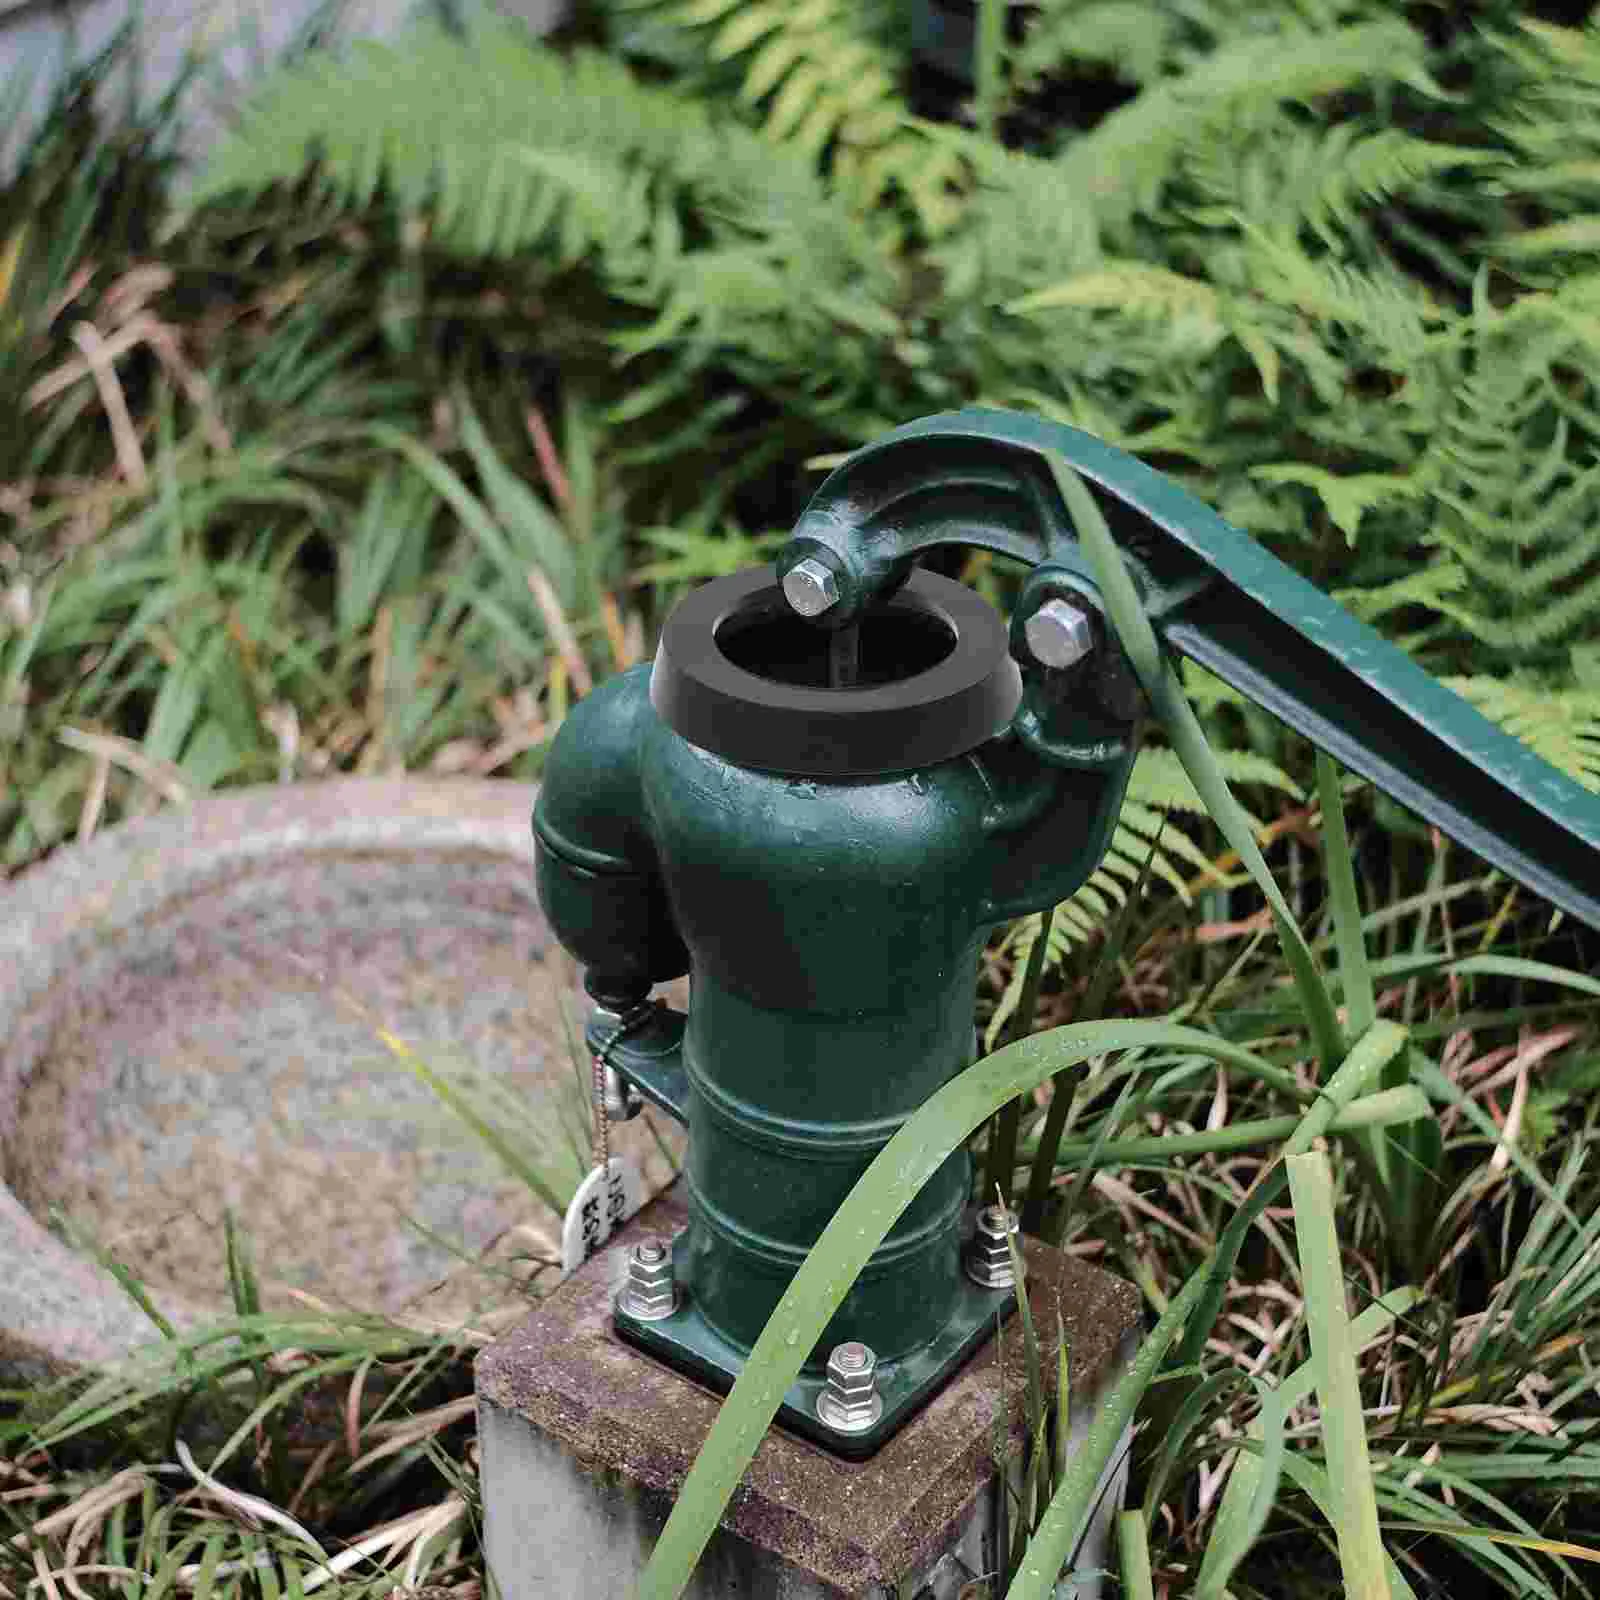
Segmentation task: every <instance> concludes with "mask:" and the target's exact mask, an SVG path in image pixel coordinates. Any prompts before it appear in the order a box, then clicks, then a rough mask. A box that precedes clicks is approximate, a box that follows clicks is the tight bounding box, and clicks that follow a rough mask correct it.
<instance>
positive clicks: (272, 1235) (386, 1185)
mask: <svg viewBox="0 0 1600 1600" xmlns="http://www.w3.org/2000/svg"><path fill="white" fill-rule="evenodd" d="M536 793H537V790H536V788H535V787H534V786H532V785H528V784H518V783H511V782H503V781H494V780H464V779H440V780H428V779H367V778H340V779H329V780H325V781H322V782H314V783H306V784H292V785H283V786H274V787H266V788H258V789H246V790H235V791H232V792H226V793H223V794H220V795H215V796H209V797H206V798H204V799H202V800H200V801H198V802H197V803H196V804H194V805H193V806H192V807H189V808H187V809H184V810H170V811H166V812H163V813H161V814H160V815H158V816H156V817H153V818H149V819H145V820H142V821H137V822H131V823H126V824H123V825H121V826H119V827H116V828H113V829H110V830H108V831H107V832H105V833H104V834H102V835H101V836H99V837H97V838H95V839H93V840H91V841H89V842H88V843H87V844H85V845H82V846H71V847H67V848H65V849H63V850H60V851H58V852H57V853H56V854H55V855H53V856H52V857H50V858H49V859H48V860H46V861H44V862H43V863H41V864H40V865H39V866H37V867H35V868H33V869H31V870H30V871H28V872H26V873H23V874H21V875H19V876H18V877H17V878H15V879H14V880H12V881H11V882H10V883H8V884H4V885H0V1176H3V1179H4V1185H3V1187H0V1365H4V1366H5V1367H6V1368H8V1369H9V1370H10V1371H11V1372H12V1373H14V1374H16V1375H18V1376H24V1375H26V1376H33V1375H36V1374H42V1372H44V1371H46V1370H57V1371H60V1370H71V1369H72V1368H74V1367H76V1366H80V1365H82V1364H85V1363H91V1362H100V1361H104V1360H107V1359H110V1358H113V1357H115V1356H116V1355H118V1354H121V1353H123V1352H125V1351H126V1350H128V1349H129V1348H131V1347H132V1346H133V1345H135V1344H142V1343H146V1342H148V1341H149V1339H150V1338H151V1336H152V1334H153V1333H154V1329H153V1328H152V1326H151V1324H150V1323H149V1321H148V1320H147V1319H146V1318H145V1317H144V1316H143V1314H142V1313H141V1312H139V1311H138V1310H137V1308H136V1307H135V1306H134V1304H133V1302H132V1300H131V1299H130V1298H129V1297H128V1296H127V1295H126V1294H125V1293H124V1292H123V1291H122V1289H120V1288H119V1287H118V1286H117V1285H116V1283H115V1282H114V1281H113V1280H112V1278H111V1277H110V1276H109V1275H108V1274H107V1273H106V1272H105V1271H104V1270H103V1269H102V1268H101V1267H100V1266H99V1265H98V1264H96V1263H95V1262H94V1261H93V1260H92V1258H91V1257H89V1256H88V1255H87V1254H85V1253H84V1252H83V1251H80V1250H77V1249H74V1248H72V1247H70V1246H69V1245H68V1243H67V1242H66V1235H65V1233H64V1232H63V1230H62V1229H61V1227H60V1226H59V1222H58V1221H56V1220H53V1218H58V1217H59V1215H60V1214H65V1215H66V1216H67V1217H69V1218H71V1219H72V1220H73V1222H74V1223H75V1224H77V1225H78V1226H80V1227H84V1228H87V1229H88V1230H89V1231H90V1233H92V1235H93V1236H94V1237H95V1238H97V1239H98V1240H99V1241H100V1243H101V1244H102V1245H104V1246H106V1247H108V1248H109V1249H111V1250H112V1251H113V1252H114V1254H115V1255H116V1257H117V1258H118V1259H119V1260H120V1261H122V1262H123V1263H124V1264H126V1265H127V1266H128V1267H130V1268H131V1269H132V1270H133V1271H134V1272H135V1273H136V1274H137V1275H138V1276H139V1277H140V1278H141V1280H142V1281H143V1282H144V1283H145V1284H146V1285H147V1287H148V1288H149V1291H150V1293H151V1295H152V1297H153V1299H154V1300H155V1302H156V1304H157V1306H158V1307H159V1308H160V1309H161V1310H162V1311H163V1312H164V1313H166V1314H167V1315H168V1316H170V1317H172V1318H173V1320H174V1321H177V1322H180V1323H192V1322H195V1321H199V1320H209V1319H210V1318H211V1317H213V1316H215V1315H218V1314H220V1313H222V1312H223V1311H225V1309H226V1307H227V1305H228V1300H227V1277H226V1265H225V1257H224V1245H223V1229H222V1215H223V1210H224V1208H225V1207H230V1206H231V1207H232V1208H233V1209H234V1211H235V1213H236V1215H237V1216H238V1217H239V1218H240V1220H241V1221H242V1222H243V1223H244V1225H245V1227H246V1229H247V1230H248V1232H249V1235H250V1237H251V1239H252V1241H253V1244H254V1251H255V1258H256V1264H257V1267H258V1270H259V1272H260V1275H261V1277H262V1280H263V1289H264V1293H263V1300H264V1303H265V1305H266V1306H267V1307H268V1308H269V1309H270V1308H279V1309H283V1310H294V1309H303V1308H304V1302H303V1301H299V1300H297V1298H296V1295H295V1293H294V1291H295V1290H299V1291H301V1292H303V1293H305V1294H309V1295H311V1296H313V1297H315V1298H316V1299H319V1300H322V1301H324V1302H327V1303H330V1304H335V1305H345V1306H349V1307H354V1308H356V1309H359V1310H362V1311H384V1312H388V1313H391V1314H399V1315H414V1316H418V1317H421V1318H423V1319H424V1320H426V1321H434V1322H439V1321H445V1322H448V1321H450V1320H451V1318H452V1317H454V1318H457V1319H460V1318H463V1317H465V1316H467V1315H468V1314H469V1313H470V1312H472V1311H474V1310H475V1309H479V1308H482V1307H483V1306H485V1305H488V1304H491V1303H496V1302H497V1303H499V1304H500V1305H502V1306H504V1305H505V1304H506V1303H507V1302H508V1301H513V1302H515V1301H519V1300H521V1299H522V1297H523V1295H524V1293H525V1291H524V1290H523V1289H522V1288H520V1287H519V1286H518V1283H517V1282H515V1281H513V1280H514V1279H515V1278H517V1277H519V1276H520V1277H522V1278H525V1277H526V1276H527V1274H528V1272H529V1271H530V1270H531V1267H530V1265H529V1263H527V1262H526V1261H523V1262H520V1263H519V1262H518V1261H516V1260H514V1259H513V1258H517V1257H523V1258H526V1257H531V1256H537V1255H539V1254H541V1253H542V1254H546V1255H555V1254H559V1247H558V1245H557V1243H556V1241H557V1240H558V1238H559V1219H555V1218H553V1217H552V1215H551V1214H550V1213H549V1212H548V1210H546V1209H545V1208H544V1207H542V1206H541V1205H540V1203H539V1202H538V1201H537V1200H536V1199H534V1198H533V1197H532V1196H531V1195H530V1194H529V1192H528V1191H527V1189H526V1188H525V1187H523V1186H522V1185H520V1184H519V1183H518V1182H517V1181H516V1180H515V1179H513V1178H511V1177H510V1176H509V1174H508V1173H507V1172H506V1170H505V1169H504V1167H503V1166H501V1165H500V1164H499V1163H498V1162H496V1160H495V1159H494V1157H493V1156H492V1155H491V1154H490V1153H489V1152H488V1151H487V1150H486V1149H485V1148H484V1147H483V1145H482V1144H481V1143H479V1142H478V1141H476V1140H474V1139H473V1138H472V1136H471V1135H470V1134H468V1133H467V1132H466V1130H465V1129H464V1128H463V1126H462V1125H461V1124H460V1122H459V1121H457V1120H456V1119H455V1118H454V1117H452V1116H451V1115H450V1114H449V1113H448V1112H446V1111H445V1110H444V1108H443V1107H441V1106H440V1105H439V1103H438V1101H437V1099H436V1098H435V1097H434V1095H433V1094H432V1092H431V1091H430V1090H429V1089H428V1088H426V1087H425V1086H424V1085H423V1084H421V1083H420V1082H418V1081H417V1079H416V1078H415V1077H414V1076H413V1075H412V1074H411V1073H410V1072H409V1071H407V1069H406V1067H405V1066H404V1064H403V1063H402V1062H401V1061H400V1060H398V1059H396V1057H395V1056H394V1055H393V1054H392V1052H391V1051H390V1050H389V1049H388V1048H386V1046H385V1044H384V1043H383V1042H382V1040H381V1039H380V1037H379V1035H378V1030H379V1029H380V1028H382V1029H387V1030H388V1031H389V1032H391V1033H392V1034H394V1035H395V1036H397V1037H398V1038H399V1039H400V1040H402V1041H404V1043H405V1044H406V1045H408V1046H409V1047H410V1048H411V1049H412V1050H414V1051H415V1052H416V1053H417V1054H418V1055H419V1056H420V1057H421V1058H422V1059H424V1060H425V1061H427V1062H428V1063H429V1065H431V1066H433V1067H435V1068H436V1069H439V1070H441V1071H444V1072H447V1073H448V1072H449V1071H450V1070H451V1069H452V1068H456V1069H458V1070H459V1069H460V1068H461V1066H462V1065H463V1064H464V1063H465V1064H468V1065H469V1066H470V1068H473V1069H477V1070H478V1071H479V1072H481V1073H483V1074H486V1075H489V1076H491V1077H492V1078H493V1079H494V1080H495V1081H496V1082H497V1083H499V1084H500V1085H502V1086H503V1087H504V1088H506V1089H509V1090H511V1091H512V1092H513V1093H514V1094H515V1096H516V1097H517V1099H518V1100H519V1101H520V1102H521V1104H522V1106H523V1107H525V1111H526V1115H525V1117H524V1118H523V1119H522V1121H521V1123H520V1125H515V1126H514V1129H513V1131H515V1132H516V1133H517V1134H518V1137H519V1139H520V1140H521V1141H522V1143H523V1144H524V1146H525V1148H526V1149H527V1150H528V1151H529V1152H530V1153H532V1154H535V1155H538V1156H540V1157H541V1158H542V1161H543V1163H544V1165H545V1166H546V1167H547V1168H549V1169H550V1170H551V1171H552V1172H555V1173H559V1174H563V1175H564V1181H565V1182H567V1183H568V1184H569V1185H570V1183H572V1182H575V1181H576V1178H577V1176H578V1175H579V1173H580V1172H581V1171H582V1170H583V1168H584V1167H586V1166H587V1164H588V1159H589V1158H588V1146H587V1138H588V1135H587V1131H586V1128H585V1126H584V1123H583V1119H584V1117H585V1116H586V1110H585V1087H584V1085H585V1079H584V1078H583V1076H582V1074H583V1072H584V1071H585V1070H586V1068H585V1067H584V1066H581V1065H580V1064H579V1063H577V1062H574V1060H573V1058H572V1054H571V1050H570V1048H569V1043H568V1038H567V1035H566V1033H565V1031H564V1028H563V1022H562V1015H561V1009H560V1005H559V1004H558V995H559V996H560V997H562V999H564V1001H565V1005H566V1014H567V1017H568V1018H569V1019H570V1020H571V1022H572V1023H573V1025H574V1028H575V1029H577V1030H581V1026H582V1020H583V1017H584V1014H585V1013H584V1005H585V1002H584V1001H583V998H582V990H581V985H580V983H579V981H578V980H579V974H578V972H577V970H576V968H575V967H574V966H573V964H572V963H571V961H570V959H569V958H568V957H567V956H566V955H565V953H564V952H563V951H562V950H561V949H560V947H559V946H558V945H557V944H556V943H555V941H554V940H553V939H551V938H550V936H549V933H548V930H547V928H546V925H545V923H544V919H543V917H542V916H541V914H540V912H539V908H538V904H537V901H536V900H535V897H534V889H533V872H532V836H531V832H530V826H529V819H530V817H531V815H532V809H533V802H534V799H535V796H536ZM675 1003H679V1004H682V1003H683V997H682V996H681V995H679V996H677V997H675ZM574 1037H575V1039H576V1040H577V1042H578V1043H579V1045H580V1048H581V1038H580V1037H579V1036H578V1035H577V1034H575V1035H574ZM658 1126H659V1123H658ZM661 1131H662V1132H663V1134H664V1135H665V1136H666V1137H667V1138H668V1139H669V1140H670V1139H672V1137H673V1135H672V1133H671V1132H670V1131H669V1130H667V1129H665V1128H662V1130H661ZM613 1133H614V1135H615V1137H616V1138H617V1140H618V1142H619V1143H621V1144H622V1145H624V1146H625V1147H627V1148H628V1149H630V1150H631V1151H633V1152H634V1153H635V1154H636V1155H638V1156H639V1157H640V1159H641V1161H642V1164H643V1165H644V1166H645V1170H646V1178H647V1185H648V1187H651V1188H654V1187H657V1186H659V1185H660V1184H661V1183H664V1182H665V1181H666V1180H667V1179H668V1178H669V1177H670V1174H671V1169H670V1166H669V1164H668V1162H667V1160H666V1158H665V1157H664V1156H663V1155H662V1154H661V1152H660V1150H659V1149H658V1148H657V1145H656V1142H655V1139H654V1137H653V1136H652V1134H651V1132H650V1130H649V1129H648V1128H647V1126H646V1123H645V1119H643V1118H641V1119H639V1120H638V1121H636V1122H634V1123H632V1124H629V1125H628V1126H627V1127H626V1128H624V1129H621V1130H613ZM674 1148H676V1146H674ZM403 1214H407V1215H409V1216H410V1217H412V1218H414V1219H415V1220H416V1222H418V1223H420V1224H421V1225H422V1229H425V1230H428V1232H431V1233H432V1234H433V1235H435V1236H437V1239H434V1240H431V1239H430V1238H428V1237H427V1235H426V1233H424V1232H423V1231H421V1230H419V1229H418V1228H416V1227H413V1226H411V1225H410V1224H409V1223H408V1222H407V1221H406V1220H405V1215H403ZM438 1240H445V1241H450V1243H452V1244H454V1245H455V1246H457V1247H458V1248H459V1249H461V1250H462V1251H464V1252H465V1253H466V1254H467V1255H469V1256H471V1257H479V1256H480V1255H483V1256H484V1259H486V1260H487V1261H488V1262H490V1263H491V1264H493V1265H497V1266H498V1267H499V1269H500V1271H499V1272H498V1274H497V1273H496V1272H494V1271H486V1270H482V1269H474V1268H472V1267H470V1266H468V1265H466V1264H465V1263H463V1261H461V1260H460V1259H459V1258H458V1257H457V1256H455V1255H453V1254H452V1252H451V1250H450V1249H449V1248H447V1247H446V1246H445V1245H444V1244H442V1243H440V1242H437V1241H438ZM485 1252H487V1254H486V1255H485ZM549 1278H550V1274H549V1273H547V1274H546V1281H548V1280H549Z"/></svg>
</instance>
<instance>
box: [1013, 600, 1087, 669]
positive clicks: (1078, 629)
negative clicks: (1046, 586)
mask: <svg viewBox="0 0 1600 1600" xmlns="http://www.w3.org/2000/svg"><path fill="white" fill-rule="evenodd" d="M1022 635H1023V637H1024V638H1025V639H1026V640H1027V641H1028V649H1029V650H1030V651H1031V652H1032V653H1033V658H1034V660H1035V661H1037V662H1038V663H1039V665H1040V666H1041V667H1053V668H1055V669H1056V670H1057V671H1058V672H1059V671H1061V670H1062V669H1063V668H1066V667H1073V666H1076V665H1077V664H1078V662H1080V661H1082V660H1083V658H1084V657H1085V656H1086V655H1088V654H1089V652H1090V651H1091V650H1093V649H1094V629H1093V627H1092V626H1091V624H1090V622H1089V615H1088V613H1087V612H1086V611H1083V610H1081V609H1080V608H1079V607H1077V606H1075V605H1073V604H1072V602H1071V601H1070V600H1047V601H1045V603H1044V604H1043V605H1042V606H1040V607H1039V609H1038V610H1037V611H1035V612H1034V614H1033V615H1032V616H1031V617H1029V618H1028V620H1027V623H1026V624H1025V625H1024V627H1023V630H1022Z"/></svg>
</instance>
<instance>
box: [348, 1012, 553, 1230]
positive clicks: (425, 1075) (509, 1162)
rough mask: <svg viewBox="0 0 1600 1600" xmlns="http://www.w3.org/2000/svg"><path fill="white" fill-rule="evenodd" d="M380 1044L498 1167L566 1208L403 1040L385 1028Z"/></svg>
mask: <svg viewBox="0 0 1600 1600" xmlns="http://www.w3.org/2000/svg"><path fill="white" fill-rule="evenodd" d="M377 1034H378V1038H379V1039H380V1040H381V1041H382V1043H383V1045H384V1047H385V1048H386V1049H387V1050H388V1051H389V1052H390V1053H391V1054H393V1055H394V1056H396V1057H397V1058H398V1059H399V1060H400V1061H402V1062H404V1063H405V1065H406V1066H407V1067H409V1068H410V1069H411V1071H412V1072H414V1073H415V1074H416V1075H417V1077H418V1078H420V1079H421V1080H422V1082H423V1083H425V1084H426V1085H427V1086H428V1087H429V1088H430V1089H432V1090H433V1092H434V1094H436V1095H437V1096H438V1097H439V1099H440V1100H441V1101H443V1102H444V1104H445V1105H447V1106H448V1107H449V1108H450V1109H451V1110H452V1111H453V1112H455V1114H456V1115H457V1116H458V1117H460V1118H461V1120H462V1121H463V1122H464V1123H466V1125H467V1126H468V1127H469V1128H471V1129H472V1131H473V1132H474V1133H475V1134H477V1136H478V1137H479V1138H480V1139H481V1140H482V1141H483V1142H484V1143H485V1144H486V1145H487V1146H488V1147H489V1148H490V1150H492V1151H493V1152H494V1154H495V1155H496V1156H497V1157H498V1158H499V1160H500V1163H501V1165H502V1166H504V1167H505V1169H506V1171H507V1172H509V1173H510V1174H511V1175H512V1176H513V1177H514V1178H517V1179H518V1180H519V1181H520V1182H522V1183H524V1184H526V1185H527V1187H528V1189H529V1190H530V1191H531V1192H532V1193H533V1194H536V1195H537V1196H538V1197H539V1198H540V1199H541V1200H542V1201H544V1203H545V1204H546V1205H547V1206H549V1207H550V1209H551V1210H552V1211H553V1212H555V1214H556V1215H557V1216H558V1217H559V1216H561V1215H563V1214H564V1213H565V1211H566V1209H567V1207H566V1202H565V1201H564V1200H563V1199H561V1197H560V1196H559V1195H558V1194H557V1193H556V1192H555V1190H554V1189H552V1188H551V1187H550V1185H549V1184H548V1183H546V1182H545V1180H544V1178H543V1177H542V1176H541V1175H540V1174H539V1173H538V1172H537V1171H536V1170H535V1169H534V1167H533V1166H532V1165H531V1164H530V1163H529V1162H527V1161H525V1160H524V1159H523V1157H522V1155H521V1154H520V1153H519V1152H518V1151H517V1150H515V1149H513V1148H512V1146H511V1144H510V1143H509V1142H508V1141H507V1140H506V1138H505V1137H504V1135H503V1134H501V1133H500V1131H499V1130H498V1129H497V1128H494V1127H491V1126H490V1124H489V1123H488V1122H486V1121H485V1120H484V1119H483V1118H482V1117H481V1116H479V1115H478V1113H477V1112H476V1111H475V1110H474V1109H473V1108H472V1106H471V1105H470V1104H469V1103H468V1101H467V1099H466V1097H465V1096H464V1095H463V1094H462V1093H461V1092H460V1091H459V1090H458V1089H457V1088H456V1087H455V1085H454V1084H452V1083H450V1082H448V1081H447V1080H446V1079H444V1078H443V1077H441V1076H440V1075H439V1074H438V1073H437V1072H435V1071H434V1070H433V1068H432V1067H430V1066H429V1065H428V1064H427V1062H425V1061H423V1060H422V1059H421V1057H420V1056H418V1055H416V1054H415V1052H414V1051H412V1049H411V1048H410V1046H409V1045H407V1044H406V1043H405V1042H404V1041H403V1040H401V1039H398V1038H396V1037H395V1036H394V1035H393V1034H392V1033H390V1032H389V1031H388V1029H386V1028H379V1029H378V1030H377Z"/></svg>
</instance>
